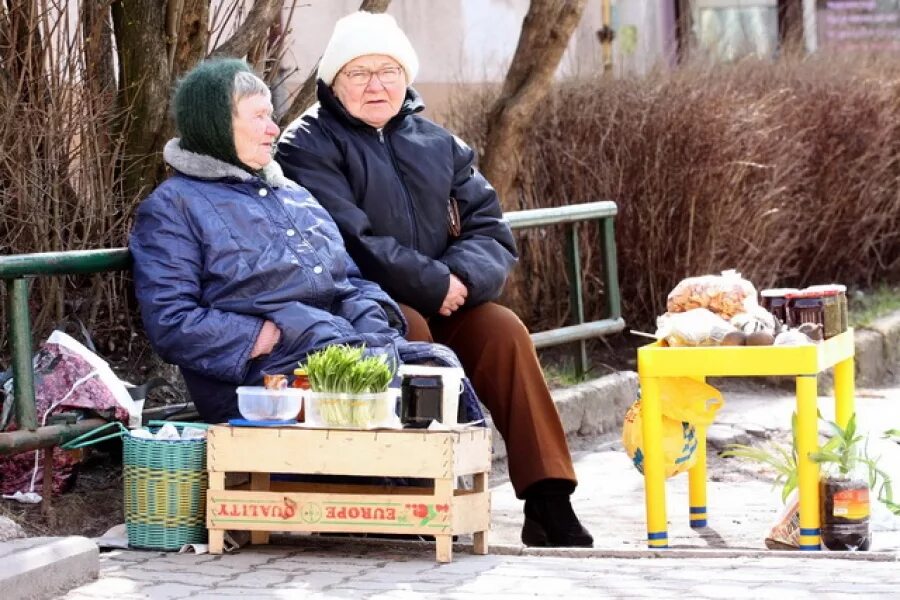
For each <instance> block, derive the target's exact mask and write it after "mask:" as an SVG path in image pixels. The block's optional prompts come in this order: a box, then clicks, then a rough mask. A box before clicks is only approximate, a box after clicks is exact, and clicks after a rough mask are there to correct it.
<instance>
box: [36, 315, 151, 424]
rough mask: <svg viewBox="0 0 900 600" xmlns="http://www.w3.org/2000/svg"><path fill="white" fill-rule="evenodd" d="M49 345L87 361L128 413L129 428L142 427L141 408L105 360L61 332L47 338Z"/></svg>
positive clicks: (57, 331) (55, 332)
mask: <svg viewBox="0 0 900 600" xmlns="http://www.w3.org/2000/svg"><path fill="white" fill-rule="evenodd" d="M47 343H50V344H59V345H60V346H64V347H66V348H68V349H69V350H71V351H72V352H74V353H75V354H78V355H79V356H81V357H82V358H83V359H84V360H85V361H87V362H88V363H89V364H90V365H91V366H92V367H93V368H94V370H95V371H96V372H97V377H99V379H100V381H102V382H103V384H104V385H105V386H106V387H107V388H109V391H110V392H111V393H112V395H113V398H115V400H116V403H117V404H118V405H119V406H121V407H122V408H124V409H125V410H126V411H127V412H128V427H129V428H134V427H140V426H141V408H140V407H138V405H137V404H136V403H135V401H134V400H132V399H131V395H130V394H129V393H128V389H127V388H126V387H125V383H124V382H123V381H122V380H121V379H119V378H118V377H117V376H116V374H115V373H113V371H112V369H110V368H109V364H108V363H107V362H106V361H105V360H103V359H102V358H100V357H99V356H97V355H96V354H94V353H93V352H91V351H90V350H88V349H87V348H86V347H85V346H84V345H83V344H81V343H80V342H79V341H78V340H76V339H75V338H73V337H72V336H70V335H69V334H67V333H64V332H62V331H59V330H56V331H54V332H53V333H51V334H50V337H48V338H47Z"/></svg>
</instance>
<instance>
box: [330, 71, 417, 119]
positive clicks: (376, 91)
mask: <svg viewBox="0 0 900 600" xmlns="http://www.w3.org/2000/svg"><path fill="white" fill-rule="evenodd" d="M331 89H332V90H334V95H335V96H337V98H338V100H340V101H341V104H343V105H344V108H346V109H347V112H349V113H350V114H351V115H353V116H354V117H356V118H357V119H359V120H360V121H362V122H364V123H366V124H368V125H371V126H372V127H375V128H381V127H384V126H385V125H386V124H387V122H388V121H390V120H391V118H392V117H393V116H394V115H396V114H397V113H398V112H400V107H401V106H403V99H404V98H405V97H406V73H404V71H403V68H402V67H400V64H399V63H397V61H396V60H394V59H393V58H391V57H390V56H385V55H383V54H367V55H366V56H360V57H359V58H355V59H353V60H351V61H350V62H348V63H347V64H346V65H344V68H343V69H341V70H340V71H338V74H337V77H335V78H334V83H333V84H332V86H331Z"/></svg>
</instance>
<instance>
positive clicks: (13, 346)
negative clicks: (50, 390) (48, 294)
mask: <svg viewBox="0 0 900 600" xmlns="http://www.w3.org/2000/svg"><path fill="white" fill-rule="evenodd" d="M6 292H7V294H6V300H7V306H6V315H7V319H8V322H7V325H8V328H9V347H10V351H11V352H12V367H13V397H14V399H15V405H16V423H17V424H18V426H19V429H22V430H25V429H28V430H30V431H34V430H35V429H37V425H38V423H37V416H36V414H35V408H34V372H33V371H32V370H31V369H32V367H31V320H30V318H29V315H28V281H26V280H25V279H21V278H20V279H8V280H7V281H6Z"/></svg>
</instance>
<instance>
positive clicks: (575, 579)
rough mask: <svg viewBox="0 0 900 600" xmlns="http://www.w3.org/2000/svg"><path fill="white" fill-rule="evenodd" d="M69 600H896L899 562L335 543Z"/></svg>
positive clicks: (152, 565)
mask: <svg viewBox="0 0 900 600" xmlns="http://www.w3.org/2000/svg"><path fill="white" fill-rule="evenodd" d="M101 569H102V575H101V578H100V579H99V580H98V581H96V582H94V583H91V584H88V585H85V586H82V587H80V588H78V589H76V590H73V591H71V592H70V593H69V594H67V595H65V596H64V597H63V598H64V600H109V599H112V598H114V599H116V600H132V599H149V600H180V599H185V600H187V599H191V600H202V599H210V600H212V599H215V598H231V597H239V596H240V597H246V598H254V599H257V598H258V599H267V598H304V599H311V600H313V599H319V598H331V599H335V598H338V599H340V598H346V599H354V600H355V599H362V598H365V599H380V598H385V599H387V598H392V599H404V598H409V599H421V598H447V599H460V600H464V599H468V598H503V599H516V598H539V597H548V598H554V597H563V598H566V599H567V600H579V599H585V600H587V599H589V598H591V599H595V598H691V599H693V598H767V599H769V598H773V597H781V598H785V599H788V598H790V599H791V600H795V599H799V598H816V599H829V598H846V597H849V596H860V597H865V598H873V599H874V598H885V599H887V598H896V597H897V591H898V589H900V569H898V568H897V564H896V563H883V562H871V561H857V560H820V559H819V560H817V559H814V558H804V559H796V558H790V559H789V558H781V557H772V558H768V557H766V558H757V557H751V558H746V557H742V558H706V559H704V558H654V559H648V558H642V559H624V558H574V557H573V558H559V557H545V556H540V557H539V556H510V555H489V556H472V555H468V554H462V553H460V554H458V555H457V556H456V557H455V560H454V561H453V562H452V563H450V564H444V565H440V564H436V563H435V562H434V561H433V559H432V556H431V553H430V548H425V547H422V546H420V547H419V548H418V549H415V548H403V549H392V548H386V547H383V546H379V545H366V544H359V543H356V544H346V543H342V544H331V545H327V544H326V545H324V546H320V545H313V546H309V547H306V548H298V547H295V546H292V547H269V548H263V549H256V550H253V551H252V552H246V551H245V552H241V553H239V554H234V555H223V556H209V555H201V556H196V555H180V556H179V555H163V554H160V553H148V552H115V553H110V554H106V555H104V558H103V561H102V564H101Z"/></svg>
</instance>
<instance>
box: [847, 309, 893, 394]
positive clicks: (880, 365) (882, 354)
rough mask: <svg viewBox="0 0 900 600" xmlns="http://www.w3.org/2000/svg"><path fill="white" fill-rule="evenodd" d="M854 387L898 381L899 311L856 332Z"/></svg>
mask: <svg viewBox="0 0 900 600" xmlns="http://www.w3.org/2000/svg"><path fill="white" fill-rule="evenodd" d="M854 342H855V345H856V385H859V386H879V385H884V384H886V383H892V382H895V381H900V311H896V312H894V313H892V314H890V315H888V316H886V317H882V318H880V319H878V320H876V321H875V322H873V323H872V324H871V325H867V326H866V327H864V328H861V329H859V330H857V331H856V334H855V335H854Z"/></svg>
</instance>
